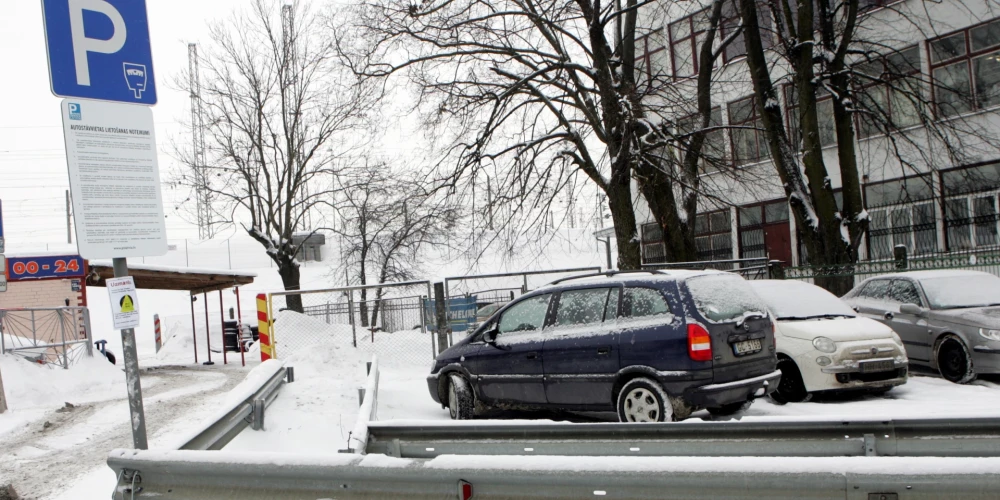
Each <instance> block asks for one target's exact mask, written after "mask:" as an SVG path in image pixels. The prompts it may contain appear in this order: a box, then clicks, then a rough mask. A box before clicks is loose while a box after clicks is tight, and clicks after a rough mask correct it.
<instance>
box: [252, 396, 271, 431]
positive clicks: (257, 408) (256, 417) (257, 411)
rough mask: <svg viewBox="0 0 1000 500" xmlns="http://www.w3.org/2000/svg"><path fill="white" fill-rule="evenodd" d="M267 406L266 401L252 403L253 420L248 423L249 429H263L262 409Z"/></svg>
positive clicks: (259, 400)
mask: <svg viewBox="0 0 1000 500" xmlns="http://www.w3.org/2000/svg"><path fill="white" fill-rule="evenodd" d="M266 406H267V403H266V401H265V400H264V399H263V398H261V399H255V400H254V401H253V420H252V422H251V423H250V428H251V429H253V430H255V431H259V430H262V429H264V409H265V407H266Z"/></svg>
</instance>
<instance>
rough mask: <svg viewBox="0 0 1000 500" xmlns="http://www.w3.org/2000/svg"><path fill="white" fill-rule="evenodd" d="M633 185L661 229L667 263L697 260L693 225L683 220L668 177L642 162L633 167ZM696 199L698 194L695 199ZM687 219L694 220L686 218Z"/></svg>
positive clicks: (654, 167)
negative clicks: (637, 188) (634, 182)
mask: <svg viewBox="0 0 1000 500" xmlns="http://www.w3.org/2000/svg"><path fill="white" fill-rule="evenodd" d="M635 170H636V171H635V173H636V176H635V178H636V184H637V185H638V186H639V192H640V193H641V194H642V197H643V198H645V200H646V204H647V205H649V211H650V213H651V214H652V215H653V219H654V220H656V223H657V225H659V226H660V229H661V230H662V232H663V245H664V249H665V250H666V260H667V262H690V261H693V260H697V259H698V251H697V249H696V247H695V244H694V231H693V229H694V226H692V225H690V224H689V223H685V222H682V220H681V217H680V213H679V211H678V210H677V200H676V198H675V197H674V188H673V183H672V182H671V180H670V177H669V176H667V174H665V173H664V172H663V171H661V170H660V169H658V168H657V167H656V166H654V165H651V164H649V163H648V162H645V161H641V162H639V165H637V166H636V169H635ZM694 200H695V201H697V197H695V198H694ZM688 221H689V222H691V221H693V219H688Z"/></svg>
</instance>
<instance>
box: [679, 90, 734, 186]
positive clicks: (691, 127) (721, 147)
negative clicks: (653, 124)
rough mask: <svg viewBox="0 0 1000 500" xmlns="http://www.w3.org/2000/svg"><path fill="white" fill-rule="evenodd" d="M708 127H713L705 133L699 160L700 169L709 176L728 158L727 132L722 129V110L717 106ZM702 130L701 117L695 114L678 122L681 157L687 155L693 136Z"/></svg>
mask: <svg viewBox="0 0 1000 500" xmlns="http://www.w3.org/2000/svg"><path fill="white" fill-rule="evenodd" d="M708 126H709V127H712V128H713V130H710V131H708V132H706V133H705V141H704V143H703V144H702V147H701V158H700V159H699V160H698V169H699V171H700V172H701V173H703V174H709V173H712V172H716V171H718V170H719V165H720V164H721V163H722V162H723V161H724V160H725V158H726V146H725V143H726V140H725V137H726V136H725V131H724V130H723V128H722V108H721V107H719V106H716V107H714V108H712V112H711V114H710V115H709V121H708ZM700 128H701V115H700V114H697V113H696V114H693V115H690V116H687V117H685V118H682V119H680V120H677V136H678V139H679V141H680V143H681V144H682V147H681V149H682V151H681V155H682V156H683V155H684V154H686V151H687V150H688V147H687V145H688V144H690V143H691V134H693V133H694V132H696V131H697V130H699V129H700Z"/></svg>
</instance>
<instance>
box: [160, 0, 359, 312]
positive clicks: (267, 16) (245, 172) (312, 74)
mask: <svg viewBox="0 0 1000 500" xmlns="http://www.w3.org/2000/svg"><path fill="white" fill-rule="evenodd" d="M320 28H321V26H320V25H319V24H318V23H317V21H316V17H315V16H314V15H313V14H312V13H311V12H310V11H309V10H308V9H307V8H305V7H304V6H303V5H301V4H300V3H298V2H296V3H294V4H293V5H290V6H289V5H286V6H281V5H279V4H278V3H277V2H276V1H273V0H254V2H253V4H252V6H251V7H250V8H249V9H248V10H246V11H241V12H237V13H234V14H233V15H232V16H231V17H229V18H228V19H226V20H225V21H223V22H220V23H218V24H215V25H213V26H212V27H211V44H210V46H209V47H208V50H207V51H205V52H204V55H203V56H202V58H201V60H200V62H201V67H202V75H203V76H202V79H203V82H202V89H201V93H202V100H203V107H204V114H205V129H206V135H207V137H206V145H207V148H206V149H207V161H206V163H207V164H206V165H203V166H202V165H199V164H198V163H197V162H194V161H192V159H190V158H188V159H186V160H185V161H186V162H187V164H188V165H189V166H193V167H198V168H201V169H203V175H202V176H199V175H196V174H193V173H190V172H188V173H184V174H182V175H181V176H180V178H179V180H178V182H179V183H180V184H182V185H186V186H188V187H190V188H191V189H192V190H195V189H198V188H199V187H203V188H204V189H206V190H207V191H208V192H209V193H211V195H212V199H213V200H214V203H216V206H215V207H213V208H214V209H215V211H216V212H217V213H222V214H224V215H227V216H228V222H230V223H235V224H240V225H241V226H242V227H243V228H244V229H245V230H246V231H247V232H248V233H249V234H250V235H251V236H252V237H253V238H254V239H255V240H257V241H258V242H259V243H260V244H261V245H263V246H264V248H265V249H266V250H267V254H268V255H269V256H270V257H271V259H272V260H273V261H274V262H275V264H276V265H277V268H278V273H279V274H280V275H281V279H282V283H283V284H284V287H285V289H286V290H297V289H298V288H299V265H298V263H297V262H296V261H295V256H296V254H297V252H298V248H296V245H295V244H293V242H292V234H293V232H295V231H303V230H306V231H316V230H318V229H320V228H318V227H307V225H306V224H305V221H306V219H307V217H308V216H309V215H310V214H311V213H312V212H313V211H314V210H315V209H317V208H319V207H322V206H327V207H329V206H331V204H332V197H333V193H332V191H331V190H332V189H333V188H332V186H331V187H326V186H329V184H328V183H327V184H326V185H324V184H323V182H322V181H320V179H329V178H330V176H331V175H332V174H333V170H332V165H333V160H334V159H335V157H336V156H337V155H342V154H346V153H347V152H349V151H351V150H352V148H357V147H358V143H359V142H360V141H359V140H358V137H359V136H360V134H358V132H361V131H363V130H364V129H365V126H366V118H367V116H366V113H367V112H368V111H369V110H370V109H371V108H372V106H373V105H374V102H375V100H374V94H373V93H372V92H371V91H370V89H369V88H368V87H365V86H363V85H358V84H357V82H356V81H355V79H354V78H353V74H352V73H351V72H349V71H345V70H344V69H343V68H342V66H340V65H339V62H338V60H337V58H336V57H335V54H334V53H333V51H332V48H331V47H330V45H329V44H327V43H325V42H324V41H323V39H322V38H321V33H320ZM180 81H184V79H183V78H182V79H180ZM181 156H182V157H184V155H181ZM199 179H209V182H207V185H204V184H202V183H201V182H199ZM287 307H288V308H289V309H292V310H296V311H301V310H302V301H301V296H299V295H290V296H288V299H287Z"/></svg>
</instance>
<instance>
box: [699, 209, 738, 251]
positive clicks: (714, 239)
mask: <svg viewBox="0 0 1000 500" xmlns="http://www.w3.org/2000/svg"><path fill="white" fill-rule="evenodd" d="M732 228H733V226H732V224H731V223H730V220H729V210H719V211H718V212H709V213H704V214H698V216H697V217H696V218H695V225H694V232H695V237H694V244H695V247H696V248H697V249H698V260H730V259H732V258H733V239H732V230H733V229H732Z"/></svg>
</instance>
